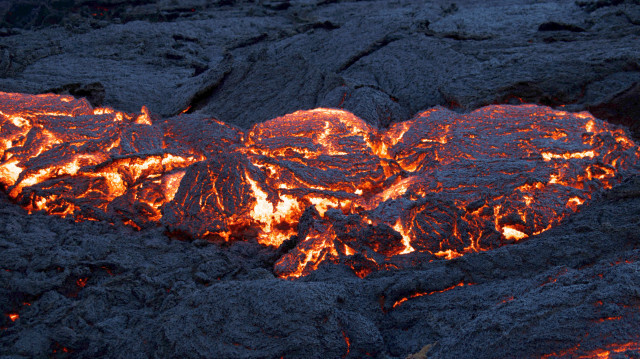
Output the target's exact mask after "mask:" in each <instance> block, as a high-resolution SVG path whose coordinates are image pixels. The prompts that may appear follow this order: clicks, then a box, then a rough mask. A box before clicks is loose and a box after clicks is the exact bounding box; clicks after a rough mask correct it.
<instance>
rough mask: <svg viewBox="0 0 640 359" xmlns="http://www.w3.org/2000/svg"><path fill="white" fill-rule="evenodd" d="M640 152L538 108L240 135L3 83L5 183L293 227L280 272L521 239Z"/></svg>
mask: <svg viewBox="0 0 640 359" xmlns="http://www.w3.org/2000/svg"><path fill="white" fill-rule="evenodd" d="M639 158H640V151H639V149H638V147H637V146H636V145H635V144H634V142H633V140H632V139H631V138H630V137H629V136H628V135H627V133H626V132H625V131H624V130H622V129H620V128H616V127H614V126H612V125H610V124H608V123H605V122H602V121H600V120H597V119H595V118H593V117H592V116H591V115H589V114H588V113H577V114H573V113H567V112H562V111H554V110H552V109H550V108H547V107H542V106H534V105H521V106H489V107H485V108H482V109H480V110H477V111H475V112H472V113H470V114H458V113H455V112H451V111H448V110H446V109H443V108H434V109H430V110H428V111H425V112H423V113H420V114H418V115H417V116H416V117H415V118H413V119H412V120H410V121H406V122H403V123H397V124H394V125H392V126H391V127H390V128H389V129H388V130H386V131H379V130H378V129H376V128H373V127H371V126H370V125H369V124H367V123H366V122H364V121H363V120H361V119H359V118H358V117H356V116H354V115H353V114H351V113H349V112H346V111H342V110H336V109H315V110H309V111H298V112H295V113H292V114H289V115H286V116H283V117H278V118H275V119H273V120H270V121H267V122H264V123H260V124H257V125H255V126H254V127H253V128H251V129H250V130H247V131H246V132H243V131H242V130H240V129H238V128H236V127H233V126H230V125H227V124H224V123H222V122H219V121H216V120H213V119H201V118H196V117H194V115H181V116H178V117H174V118H169V119H160V118H156V117H154V116H153V115H152V114H150V113H149V111H148V110H147V109H146V107H143V108H142V110H141V113H139V114H128V113H123V112H119V111H116V110H113V109H109V108H97V109H93V108H91V106H89V104H88V103H87V102H86V101H85V100H77V99H74V98H73V97H70V96H58V95H38V96H33V95H22V94H10V93H0V185H2V186H3V187H4V189H5V190H6V191H7V193H8V194H9V196H10V197H11V198H13V199H14V200H16V201H17V202H18V203H19V204H21V205H22V206H23V207H24V208H26V209H27V210H29V211H30V212H35V211H45V212H46V213H49V214H55V215H59V216H68V217H71V218H74V219H75V220H106V221H109V222H116V221H120V222H122V223H125V224H128V225H131V226H134V227H136V228H143V227H146V226H152V225H158V224H163V225H165V226H166V227H167V229H168V231H169V232H170V233H172V234H173V235H175V236H180V237H183V238H193V237H200V238H207V239H209V240H213V241H232V240H256V241H258V242H259V243H261V244H264V245H268V246H273V247H277V246H280V245H281V244H283V243H284V242H285V241H287V240H289V239H292V240H291V241H287V242H286V246H287V248H291V247H293V249H291V250H289V251H288V252H287V253H286V254H285V255H284V256H282V257H281V258H280V259H279V260H278V261H277V262H276V264H275V268H274V270H275V272H276V273H277V274H278V275H279V276H281V277H283V278H291V277H299V276H303V275H307V274H309V273H311V272H312V271H313V270H315V269H317V268H318V266H319V265H320V264H321V263H323V262H333V263H344V264H347V265H349V266H350V267H351V268H353V270H354V272H355V273H356V274H357V275H359V276H361V277H362V276H365V275H367V274H369V273H371V272H372V271H375V270H379V269H385V268H398V267H403V266H407V265H411V263H412V261H416V260H431V259H436V258H446V259H452V258H456V257H459V256H462V255H464V254H466V253H470V252H477V251H483V250H487V249H491V248H496V247H498V246H501V245H504V244H508V243H513V242H515V241H519V240H523V239H524V238H528V237H531V236H533V235H536V234H539V233H542V232H544V231H546V230H548V229H549V228H551V227H553V226H554V225H556V224H558V223H559V222H560V221H561V220H562V219H563V218H565V217H566V216H568V215H569V214H571V213H574V212H576V211H577V210H578V208H579V206H581V205H582V204H583V203H585V202H586V201H588V200H589V199H591V198H592V196H593V195H594V194H596V193H598V192H599V191H602V190H604V189H607V188H611V186H613V185H614V184H616V183H619V182H620V181H621V180H622V179H623V178H625V176H628V175H629V174H632V173H637V171H638V169H639V168H640V163H639ZM83 284H84V282H82V283H80V282H79V283H78V285H79V286H83Z"/></svg>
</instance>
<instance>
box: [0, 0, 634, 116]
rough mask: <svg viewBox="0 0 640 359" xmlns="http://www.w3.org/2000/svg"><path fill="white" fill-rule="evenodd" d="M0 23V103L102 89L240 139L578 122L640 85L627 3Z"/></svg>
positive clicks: (124, 105)
mask: <svg viewBox="0 0 640 359" xmlns="http://www.w3.org/2000/svg"><path fill="white" fill-rule="evenodd" d="M18 8H19V9H18ZM12 9H13V10H12ZM16 9H18V10H20V11H19V12H20V14H22V15H20V16H19V17H16V16H15V14H14V13H15V12H16V11H17V10H16ZM0 11H3V13H4V18H5V22H4V27H5V29H3V30H2V32H1V33H2V34H3V35H2V36H1V37H0V77H1V80H0V90H2V91H8V92H33V93H40V92H44V91H56V92H57V91H59V90H56V89H65V88H70V87H73V86H77V85H76V84H80V86H87V85H88V84H91V83H98V82H99V83H101V84H102V85H103V86H104V91H105V93H104V104H105V105H107V106H112V107H115V108H119V109H123V110H126V111H135V110H138V107H139V106H140V104H146V105H147V106H148V107H149V108H150V110H151V112H153V113H158V114H160V115H163V116H168V115H175V114H177V113H179V112H181V111H184V110H186V109H188V111H189V112H199V113H202V114H206V115H208V116H214V117H216V118H219V119H220V120H222V121H225V122H227V123H233V124H236V125H239V126H241V127H244V128H248V127H249V126H250V125H252V124H254V123H256V122H260V121H264V120H267V119H270V118H274V117H276V116H280V115H283V114H286V113H290V112H292V111H295V110H299V109H308V108H314V107H319V106H324V107H341V108H344V109H346V110H349V111H352V112H354V113H355V114H356V115H357V116H359V117H361V118H363V119H365V120H367V121H368V122H370V123H373V124H377V125H380V126H381V127H386V126H388V125H389V123H392V122H397V121H400V120H405V119H407V118H409V117H410V116H412V115H413V114H415V113H416V112H417V111H419V110H422V109H426V108H429V107H433V106H435V105H444V106H449V107H451V108H457V109H464V110H470V109H474V108H477V107H480V106H482V105H486V104H490V103H520V102H535V103H541V104H546V105H551V106H560V107H564V108H565V109H568V110H572V111H575V110H584V109H588V108H592V107H593V106H596V105H599V104H601V103H603V101H606V100H608V99H610V98H612V97H613V96H614V95H616V94H618V93H620V92H622V91H624V90H625V89H627V88H629V87H630V86H631V85H632V84H633V83H635V82H638V81H640V71H639V70H638V69H639V68H640V65H639V55H638V52H637V47H634V46H629V45H630V44H634V43H636V42H637V36H638V34H639V32H638V31H639V30H638V26H637V25H638V24H640V4H638V2H637V1H577V2H570V1H547V2H537V3H535V4H534V3H530V2H526V1H524V0H511V1H491V2H488V3H487V2H484V3H478V2H472V1H461V2H456V3H450V2H447V1H436V2H430V3H427V4H423V3H408V4H405V5H402V6H399V5H397V4H395V3H389V2H387V1H373V2H359V1H340V2H334V1H302V2H289V1H268V2H264V1H263V2H257V3H253V2H249V1H218V2H213V3H211V2H204V1H199V0H191V1H187V2H184V1H181V2H172V1H168V0H166V1H146V2H144V3H140V2H136V3H135V4H132V3H130V2H126V1H119V0H118V1H97V2H96V1H90V2H86V1H52V0H51V1H45V2H28V1H27V2H11V3H9V4H8V5H5V7H4V8H0ZM9 12H11V13H12V14H14V15H8V14H9ZM43 12H47V13H50V14H51V15H46V16H45V15H42V14H44V13H43ZM41 13H42V14H41ZM47 16H53V17H55V18H56V19H58V20H56V21H53V22H52V21H49V20H46V19H47ZM51 19H53V18H51ZM78 94H79V95H82V94H81V93H78ZM87 95H89V96H92V93H89V94H87ZM167 99H170V100H169V101H167ZM631 121H633V122H637V121H638V118H637V116H635V115H634V116H632V119H631Z"/></svg>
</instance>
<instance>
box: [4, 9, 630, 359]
mask: <svg viewBox="0 0 640 359" xmlns="http://www.w3.org/2000/svg"><path fill="white" fill-rule="evenodd" d="M639 35H640V3H639V2H638V1H637V0H626V1H624V0H597V1H596V0H578V1H527V0H508V1H497V0H490V1H484V2H477V1H471V0H458V1H455V2H454V1H444V0H437V1H432V2H428V3H426V4H425V3H424V2H414V1H324V0H302V1H277V0H261V1H234V0H218V1H203V0H184V1H171V0H162V1H151V0H147V1H138V2H136V3H135V4H134V3H132V2H130V1H126V0H97V1H86V0H69V1H54V0H46V1H35V0H24V1H5V2H0V91H6V92H22V93H44V92H56V93H69V94H72V95H74V96H78V97H87V98H88V100H89V101H91V102H92V104H94V105H103V106H111V107H114V108H117V109H119V110H126V111H131V112H135V111H138V110H139V109H140V106H141V105H143V104H144V105H146V106H148V107H149V109H150V111H151V112H152V113H156V114H159V115H161V116H164V117H167V116H173V115H176V114H178V113H180V112H183V111H187V112H190V113H196V114H198V115H205V116H210V117H216V118H218V119H220V120H223V121H225V122H228V123H232V124H235V125H238V126H241V127H243V128H248V127H249V126H251V125H252V124H255V123H258V122H262V121H264V120H267V119H270V118H274V117H277V116H281V115H284V114H286V113H290V112H292V111H295V110H300V109H309V108H315V107H319V106H325V107H338V108H344V109H346V110H349V111H352V112H354V113H355V114H356V115H357V116H359V117H361V118H363V119H365V120H366V121H368V122H369V123H372V124H375V125H377V126H379V127H387V126H388V125H389V124H391V123H393V122H398V121H401V120H405V119H408V118H410V117H411V116H413V115H414V114H415V113H416V112H417V111H420V110H423V109H426V108H429V107H432V106H435V105H444V106H447V107H449V108H452V109H456V110H461V111H467V110H472V109H475V108H477V107H480V106H482V105H485V104H490V103H512V104H517V103H520V101H522V102H534V103H541V104H545V105H550V106H554V107H557V108H563V109H566V110H571V111H574V110H590V111H592V112H593V113H594V114H595V115H596V116H597V117H600V118H603V119H607V120H609V121H611V122H614V123H619V124H623V125H625V126H628V127H629V128H630V129H631V130H632V132H633V133H634V135H635V137H636V139H637V138H639V136H640V132H639V127H638V123H640V115H638V113H639V111H638V91H639V90H638V86H639V85H638V83H639V82H640V46H639V45H638V44H640V41H639V40H640V39H639V38H638V37H639ZM202 146H207V144H203V145H202ZM639 218H640V178H639V177H638V176H635V177H632V178H630V179H629V180H627V181H625V182H624V183H622V184H621V185H618V186H616V187H614V188H613V189H612V190H610V191H609V192H607V193H605V194H604V195H602V196H601V197H600V198H596V199H594V200H593V201H592V202H591V203H590V204H589V205H588V206H585V207H583V208H582V209H581V211H580V212H579V213H577V214H575V215H573V216H571V217H569V218H567V219H566V220H565V221H563V223H562V224H560V225H559V226H558V227H555V228H553V229H551V230H549V231H547V232H545V233H543V234H541V235H538V236H535V237H532V238H530V239H527V240H525V241H522V242H520V243H518V244H514V245H511V246H508V247H502V248H498V249H495V250H492V251H487V252H482V253H477V254H471V255H466V256H464V257H461V258H456V259H453V260H449V261H446V260H436V261H433V262H426V263H422V264H419V265H417V266H416V267H414V268H412V269H410V270H397V271H381V272H377V273H374V274H371V275H370V276H368V277H366V278H364V279H360V278H358V277H356V276H355V274H353V272H352V271H350V270H348V269H347V268H345V267H343V266H339V265H330V264H328V265H323V266H320V268H318V270H316V271H315V272H313V273H312V274H310V275H309V276H306V277H304V278H301V279H299V280H295V281H285V280H281V279H277V278H275V276H274V274H273V272H272V268H273V264H274V262H275V261H276V260H277V257H278V254H277V253H275V254H274V253H273V251H272V250H270V249H265V248H264V247H262V246H260V245H258V244H256V243H251V242H235V243H233V244H229V245H228V246H221V245H217V244H212V243H209V242H206V241H202V240H196V241H179V240H175V239H172V238H169V237H168V236H167V235H166V234H165V231H164V229H163V228H161V227H159V228H147V229H144V230H142V231H135V230H133V229H131V228H126V227H122V226H113V225H109V224H106V223H102V222H82V223H76V222H73V221H71V220H67V219H61V218H56V217H51V216H46V215H43V214H33V215H27V213H26V212H25V211H24V210H23V209H21V208H20V207H19V206H18V205H16V204H14V203H11V201H10V200H9V199H8V198H6V197H1V198H0V357H3V358H5V357H6V358H47V357H61V358H64V357H80V358H95V357H112V358H147V357H188V358H191V357H192V358H202V357H210V358H213V357H220V358H280V357H285V358H360V357H373V358H406V357H408V356H409V355H412V354H413V356H412V357H413V358H461V357H469V356H473V357H478V358H505V357H517V358H539V357H542V356H545V355H547V356H549V357H556V356H557V357H580V356H584V355H587V356H588V355H591V356H595V355H596V354H597V353H602V352H608V353H610V354H611V355H612V356H613V357H616V358H617V357H621V358H625V357H630V358H634V357H637V356H638V355H639V354H638V352H639V351H640V331H639V330H638V328H639V327H640V221H639Z"/></svg>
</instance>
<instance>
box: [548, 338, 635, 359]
mask: <svg viewBox="0 0 640 359" xmlns="http://www.w3.org/2000/svg"><path fill="white" fill-rule="evenodd" d="M580 347H581V345H580V344H578V345H576V346H575V347H573V348H569V349H566V350H563V351H561V352H558V353H550V354H545V355H543V356H542V357H541V358H543V359H546V358H564V357H567V358H580V359H592V358H598V359H609V358H611V357H612V354H617V353H624V352H626V351H638V350H640V342H637V341H630V342H626V343H613V344H609V345H607V346H605V347H604V348H599V349H595V350H590V351H585V350H582V349H581V348H580Z"/></svg>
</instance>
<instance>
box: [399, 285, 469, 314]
mask: <svg viewBox="0 0 640 359" xmlns="http://www.w3.org/2000/svg"><path fill="white" fill-rule="evenodd" d="M465 285H473V283H466V284H465V283H463V282H460V283H458V284H456V285H452V286H451V287H448V288H445V289H442V290H434V291H431V292H418V293H414V294H411V295H410V296H408V297H404V298H401V299H399V300H397V301H395V302H394V303H393V306H392V308H395V307H397V306H399V305H400V304H402V303H404V302H406V301H407V300H409V299H412V298H417V297H422V296H425V295H433V294H437V293H444V292H448V291H450V290H452V289H454V288H457V287H464V286H465Z"/></svg>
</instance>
